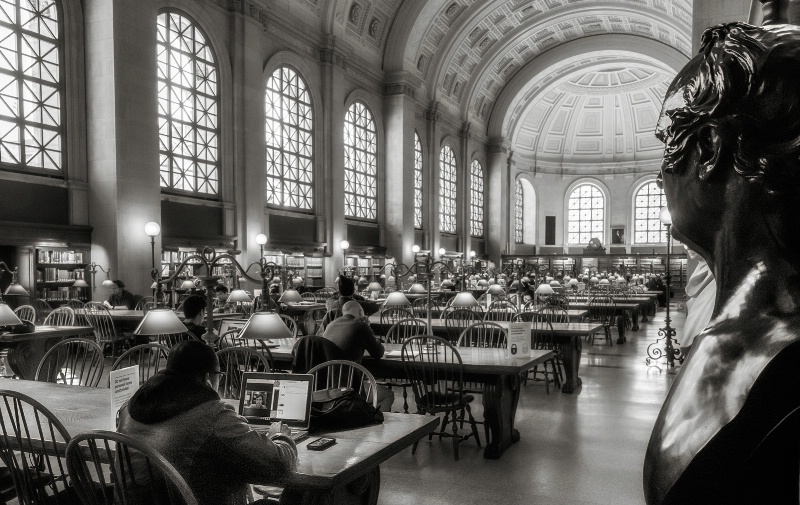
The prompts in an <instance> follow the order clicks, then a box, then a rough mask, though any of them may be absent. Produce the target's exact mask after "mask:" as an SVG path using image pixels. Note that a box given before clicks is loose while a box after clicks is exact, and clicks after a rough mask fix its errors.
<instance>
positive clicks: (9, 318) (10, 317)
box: [0, 302, 22, 328]
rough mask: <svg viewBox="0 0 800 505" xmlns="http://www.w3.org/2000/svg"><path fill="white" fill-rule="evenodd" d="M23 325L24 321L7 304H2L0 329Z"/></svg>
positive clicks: (0, 306) (0, 305)
mask: <svg viewBox="0 0 800 505" xmlns="http://www.w3.org/2000/svg"><path fill="white" fill-rule="evenodd" d="M18 324H22V321H20V319H19V318H18V317H17V315H16V314H14V311H13V310H11V307H9V306H8V305H7V304H6V303H3V302H0V328H2V327H3V326H16V325H18Z"/></svg>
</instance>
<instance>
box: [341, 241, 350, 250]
mask: <svg viewBox="0 0 800 505" xmlns="http://www.w3.org/2000/svg"><path fill="white" fill-rule="evenodd" d="M339 247H341V248H342V250H344V251H346V250H348V249H350V242H348V241H347V240H342V241H341V242H339Z"/></svg>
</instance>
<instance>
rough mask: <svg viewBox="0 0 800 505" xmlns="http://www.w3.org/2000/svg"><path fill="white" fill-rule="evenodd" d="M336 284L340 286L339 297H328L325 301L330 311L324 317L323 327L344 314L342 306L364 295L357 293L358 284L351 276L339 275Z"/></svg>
mask: <svg viewBox="0 0 800 505" xmlns="http://www.w3.org/2000/svg"><path fill="white" fill-rule="evenodd" d="M336 285H337V286H338V288H339V297H338V298H336V299H333V300H331V299H328V300H327V301H326V302H325V308H326V309H327V310H328V313H327V314H325V317H324V318H323V319H322V327H323V328H327V326H328V324H329V323H330V322H331V321H333V320H334V319H336V318H338V317H339V316H341V315H342V307H344V305H345V304H346V303H347V302H349V301H353V300H363V299H364V297H363V296H360V295H357V294H356V284H355V282H354V281H353V279H351V278H349V277H344V276H341V275H340V276H339V277H337V278H336Z"/></svg>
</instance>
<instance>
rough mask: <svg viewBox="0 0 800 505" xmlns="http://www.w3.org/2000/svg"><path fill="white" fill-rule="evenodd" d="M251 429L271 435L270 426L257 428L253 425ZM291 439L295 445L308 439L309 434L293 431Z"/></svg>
mask: <svg viewBox="0 0 800 505" xmlns="http://www.w3.org/2000/svg"><path fill="white" fill-rule="evenodd" d="M250 427H251V428H252V429H253V430H254V431H257V432H259V433H263V434H265V435H266V434H267V433H269V426H259V427H255V426H252V425H251V426H250ZM289 438H291V439H292V440H294V442H295V443H298V442H302V441H303V440H305V439H307V438H308V432H307V431H302V430H292V432H291V433H290V434H289Z"/></svg>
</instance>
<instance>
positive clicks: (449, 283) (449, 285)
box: [440, 279, 456, 289]
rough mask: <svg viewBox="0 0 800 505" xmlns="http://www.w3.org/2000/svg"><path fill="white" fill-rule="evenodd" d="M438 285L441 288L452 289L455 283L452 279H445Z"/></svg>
mask: <svg viewBox="0 0 800 505" xmlns="http://www.w3.org/2000/svg"><path fill="white" fill-rule="evenodd" d="M440 286H441V287H442V289H453V288H454V287H455V286H456V285H455V284H454V283H453V281H452V280H450V279H445V280H443V281H442V283H441V284H440Z"/></svg>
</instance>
